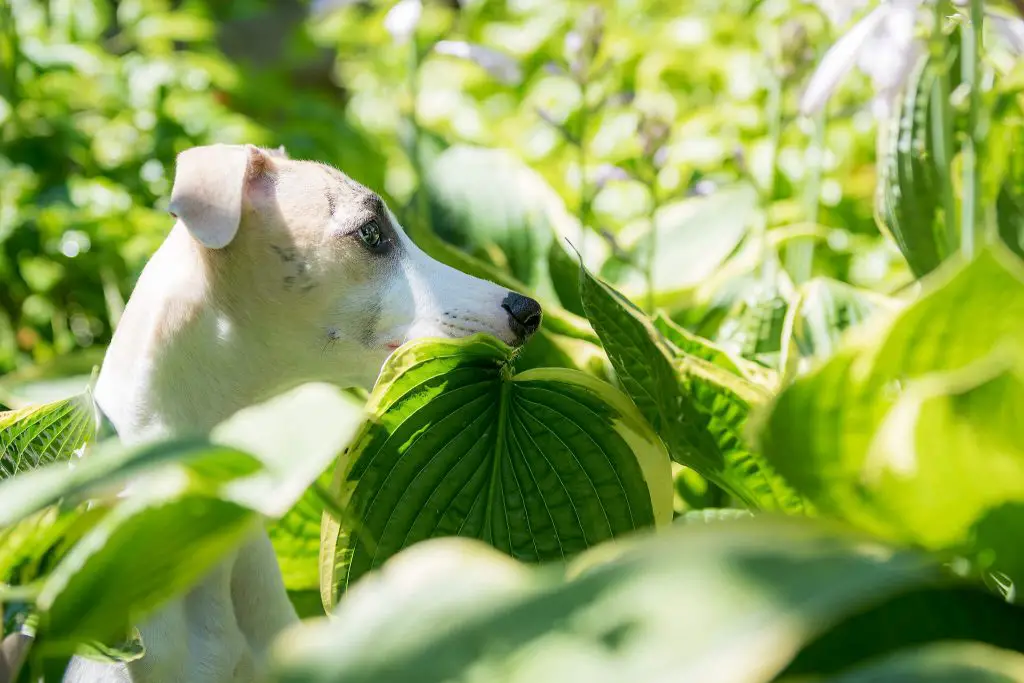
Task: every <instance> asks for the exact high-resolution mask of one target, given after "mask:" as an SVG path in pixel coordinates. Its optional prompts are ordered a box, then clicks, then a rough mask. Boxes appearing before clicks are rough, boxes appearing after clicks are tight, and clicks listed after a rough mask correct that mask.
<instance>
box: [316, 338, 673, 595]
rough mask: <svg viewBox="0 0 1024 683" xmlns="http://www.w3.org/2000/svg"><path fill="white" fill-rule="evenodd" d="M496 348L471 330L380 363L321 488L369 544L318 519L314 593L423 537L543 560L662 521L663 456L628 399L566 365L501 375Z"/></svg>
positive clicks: (668, 493)
mask: <svg viewBox="0 0 1024 683" xmlns="http://www.w3.org/2000/svg"><path fill="white" fill-rule="evenodd" d="M510 357H511V350H510V349H509V348H508V347H506V346H505V345H503V344H501V343H500V342H498V341H497V340H494V339H491V338H488V337H481V336H475V337H471V338H468V339H464V340H446V341H431V340H427V341H419V342H413V343H411V344H409V345H407V346H406V347H404V348H403V349H400V350H399V351H398V352H396V354H395V355H394V356H393V357H392V359H391V360H390V361H389V363H388V364H387V365H386V366H385V369H384V371H383V373H382V375H381V377H380V379H379V380H378V383H377V386H376V388H375V389H374V392H373V394H372V396H371V399H370V402H369V404H368V409H369V411H370V413H371V419H370V421H369V422H368V423H367V425H366V427H365V428H364V430H363V431H362V432H361V433H360V434H359V435H358V436H357V438H356V440H355V442H354V443H353V444H352V446H351V447H350V453H349V454H348V456H347V458H346V460H345V466H344V467H339V468H338V470H337V476H336V478H335V483H334V487H333V491H334V493H335V494H336V495H337V496H338V498H339V499H340V500H341V501H342V502H344V503H346V504H347V508H348V510H349V511H350V513H351V514H352V516H353V517H354V518H355V519H358V520H360V524H361V526H362V528H363V532H364V534H363V535H362V537H361V538H365V537H366V536H368V537H370V538H371V539H372V541H373V543H374V547H367V544H366V543H364V542H363V541H362V540H357V537H356V536H354V535H352V534H350V533H349V530H348V529H347V528H346V527H345V526H342V525H339V524H338V523H337V522H336V521H335V520H333V519H329V518H325V520H324V537H323V542H324V550H323V555H322V558H323V563H324V564H323V568H322V570H323V574H322V580H321V587H322V590H323V591H324V602H325V604H327V605H330V604H333V602H334V601H335V600H336V598H337V596H338V595H339V594H340V593H341V592H342V591H344V589H345V587H346V586H347V585H349V584H350V583H351V582H352V581H354V580H356V579H357V578H359V577H360V576H361V575H363V574H365V573H366V572H367V571H369V570H371V569H374V568H376V567H378V566H379V565H380V564H381V563H382V562H384V560H386V559H387V558H388V557H390V556H391V555H393V554H395V553H396V552H398V551H399V550H401V549H402V548H404V547H406V546H408V545H411V544H413V543H415V542H417V541H421V540H423V539H426V538H430V537H434V536H469V537H474V538H479V539H483V540H485V541H487V542H488V543H490V544H492V545H494V546H495V547H497V548H499V549H501V550H502V551H504V552H506V553H508V554H510V555H512V556H513V557H516V558H519V559H523V560H528V561H531V562H538V561H540V562H543V561H548V560H562V559H565V558H569V557H572V556H573V555H575V554H577V553H579V552H580V551H582V550H584V549H586V548H588V547H590V546H592V545H594V544H596V543H599V542H601V541H604V540H607V539H609V538H612V537H614V536H618V535H620V534H624V533H627V532H630V531H633V530H636V529H641V528H644V527H648V526H651V525H653V524H655V523H659V522H661V523H664V522H668V521H669V520H670V519H671V516H672V482H671V471H670V467H669V461H668V458H667V456H666V454H665V452H664V449H663V447H662V446H661V443H660V441H658V439H657V437H656V436H655V435H654V434H653V433H651V432H650V428H649V427H648V426H647V424H646V423H645V422H644V420H643V418H642V417H641V416H640V415H639V414H638V413H637V412H636V410H635V408H634V407H633V406H632V404H630V403H629V400H628V399H626V397H625V396H622V395H621V394H620V393H619V392H618V391H616V390H615V389H614V388H613V387H612V386H611V385H609V384H607V383H604V382H601V381H599V380H596V379H594V378H592V377H590V376H588V375H584V374H582V373H579V372H575V371H570V370H560V369H540V370H531V371H527V372H525V373H522V374H519V375H513V374H512V369H511V366H510Z"/></svg>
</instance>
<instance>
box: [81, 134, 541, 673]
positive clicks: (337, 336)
mask: <svg viewBox="0 0 1024 683" xmlns="http://www.w3.org/2000/svg"><path fill="white" fill-rule="evenodd" d="M169 210H170V212H171V214H172V215H173V216H174V217H175V218H176V219H177V221H176V223H175V225H174V227H173V229H172V230H171V232H170V235H169V236H168V237H167V239H166V241H165V242H164V243H163V245H162V246H161V247H160V248H159V249H158V250H157V252H156V253H155V255H154V256H153V258H152V259H151V260H150V261H149V263H148V264H147V265H146V268H145V269H144V271H143V273H142V275H141V277H140V279H139V282H138V285H137V286H136V288H135V290H134V292H133V294H132V296H131V298H130V300H129V302H128V305H127V307H126V309H125V312H124V315H123V317H122V319H121V321H120V324H119V325H118V327H117V330H116V332H115V334H114V337H113V340H112V342H111V344H110V348H109V350H108V352H107V355H106V358H105V359H104V362H103V366H102V368H101V371H100V375H99V378H98V381H97V384H96V389H95V397H96V400H97V403H98V404H99V406H100V408H101V409H102V410H103V412H104V413H105V414H106V415H107V417H109V419H110V420H111V422H112V423H113V425H114V427H115V428H116V429H117V432H118V433H119V435H120V437H121V439H122V440H123V441H125V442H128V443H138V442H143V441H148V440H152V439H159V438H163V437H168V436H175V435H182V434H186V433H196V432H200V433H202V432H206V431H208V430H209V429H210V428H212V427H213V426H214V425H216V424H217V423H219V422H220V421H222V420H224V419H225V418H227V417H229V416H230V415H232V414H233V413H235V412H236V411H238V410H239V409H241V408H243V407H245V406H247V405H250V404H252V403H255V402H258V401H261V400H263V399H266V398H269V397H270V396H272V395H274V394H276V393H279V392H281V391H284V390H287V389H289V388H292V387H294V386H297V385H299V384H301V383H304V382H307V381H326V382H331V383H334V384H337V385H340V386H361V387H367V388H369V387H371V386H372V385H373V383H374V381H375V379H376V377H377V374H378V372H379V371H380V369H381V366H382V364H383V363H384V361H385V360H386V359H387V357H388V356H389V355H390V354H391V353H392V352H393V351H394V350H395V349H396V348H398V347H399V346H400V345H401V344H403V343H405V342H406V341H409V340H411V339H415V338H422V337H460V336H465V335H469V334H473V333H477V332H484V333H489V334H491V335H493V336H495V337H497V338H499V339H501V340H503V341H504V342H506V343H508V344H511V345H519V344H522V343H523V342H524V341H525V340H526V339H527V338H528V337H529V336H530V335H531V334H532V333H533V332H534V331H536V329H537V328H538V326H539V325H540V322H541V309H540V306H539V305H538V304H537V302H536V301H534V300H532V299H530V298H527V297H525V296H523V295H521V294H518V293H516V292H510V291H508V290H506V289H504V288H502V287H499V286H497V285H495V284H492V283H490V282H485V281H483V280H480V279H477V278H474V277H471V276H469V275H466V274H464V273H461V272H459V271H457V270H454V269H452V268H449V267H448V266H445V265H443V264H441V263H439V262H437V261H435V260H433V259H431V258H430V257H429V256H427V255H426V254H425V253H424V252H423V251H421V250H420V249H418V248H417V247H416V245H415V244H413V242H412V241H411V240H410V239H409V238H408V237H407V236H406V235H405V234H404V233H403V231H402V228H401V226H400V225H399V224H398V221H397V220H396V219H395V216H394V215H393V214H392V213H391V211H389V210H388V208H387V206H386V205H385V204H384V202H383V201H382V200H381V198H380V197H379V196H378V195H377V194H375V193H374V192H372V191H371V190H369V189H368V188H366V187H364V186H363V185H360V184H359V183H357V182H355V181H353V180H352V179H350V178H348V177H347V176H345V175H344V174H343V173H341V172H339V171H338V170H336V169H334V168H332V167H330V166H327V165H324V164H320V163H315V162H309V161H294V160H290V159H288V158H287V157H286V156H285V155H284V154H283V153H281V152H275V151H271V150H266V149H262V148H259V147H254V146H251V145H211V146H207V147H196V148H192V149H189V150H187V151H185V152H183V153H181V154H180V155H179V156H178V159H177V166H176V170H175V176H174V186H173V189H172V191H171V199H170V204H169ZM296 620H297V617H296V613H295V611H294V609H293V608H292V605H291V603H290V602H289V600H288V596H287V593H286V591H285V587H284V584H283V581H282V578H281V573H280V570H279V568H278V565H277V560H276V558H275V556H274V553H273V549H272V547H271V544H270V540H269V538H268V536H267V534H266V532H265V531H264V530H263V529H262V528H260V529H259V530H257V531H256V532H254V534H253V536H252V537H251V538H250V539H249V540H248V541H247V542H246V544H245V545H244V546H243V547H241V548H239V549H238V550H237V551H235V552H234V553H232V554H231V555H230V556H229V557H227V558H226V559H225V560H223V561H222V562H221V563H220V564H219V565H217V566H216V568H215V569H214V570H213V571H211V572H210V573H209V574H208V575H207V576H206V577H205V578H204V579H203V580H202V581H200V582H199V583H198V585H196V586H194V587H193V589H192V590H191V592H189V593H188V594H186V595H184V596H183V597H181V598H179V599H176V600H174V601H172V602H170V603H169V604H167V605H165V606H164V607H162V608H161V609H160V610H159V611H158V612H157V613H156V614H155V615H153V616H152V617H150V618H149V619H148V621H146V622H145V623H143V624H140V625H139V630H140V632H141V634H142V637H143V641H144V643H145V646H146V654H145V656H143V657H142V658H141V659H140V660H138V661H136V662H132V663H130V664H128V665H123V664H119V665H112V664H107V663H100V662H96V661H92V660H87V659H82V658H75V659H73V660H72V663H71V665H70V666H69V668H68V670H67V673H66V675H65V680H66V681H77V682H85V681H89V682H93V681H96V682H99V681H104V682H106V681H118V682H122V681H134V682H137V683H142V682H145V683H224V682H225V681H236V682H242V681H251V680H253V679H254V678H255V677H256V676H257V675H258V672H259V670H260V666H261V662H262V656H263V653H264V651H265V649H266V648H267V646H268V645H269V644H270V642H271V640H272V639H273V638H274V637H275V635H276V634H277V633H278V632H279V631H281V629H283V628H284V627H286V626H288V625H289V624H290V623H292V622H294V621H296Z"/></svg>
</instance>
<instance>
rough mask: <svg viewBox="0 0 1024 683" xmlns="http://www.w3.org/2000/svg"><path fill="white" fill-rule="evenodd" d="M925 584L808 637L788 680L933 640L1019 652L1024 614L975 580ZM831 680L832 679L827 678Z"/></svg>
mask: <svg viewBox="0 0 1024 683" xmlns="http://www.w3.org/2000/svg"><path fill="white" fill-rule="evenodd" d="M943 584H944V582H943V583H940V584H939V585H924V586H920V587H916V588H913V589H911V590H908V591H906V592H904V593H901V594H900V595H897V596H896V597H894V598H892V599H891V600H887V601H885V602H881V603H878V604H875V605H872V606H870V607H867V608H866V609H863V610H860V611H858V612H857V613H856V614H854V615H852V616H850V617H848V618H847V619H845V620H843V621H842V622H841V623H840V624H838V625H837V626H835V627H834V628H831V629H829V630H828V631H826V632H825V633H823V634H822V635H820V636H818V637H817V638H815V639H813V640H812V641H810V642H809V643H808V644H807V645H806V646H805V647H804V648H803V650H801V651H800V654H799V655H797V656H796V657H795V658H794V659H793V661H792V662H790V663H789V666H787V667H786V671H785V673H784V675H783V677H782V678H783V679H784V680H785V681H791V678H790V677H792V683H795V681H802V680H806V678H802V677H811V676H814V677H815V678H814V679H813V680H819V678H820V677H827V676H833V675H836V674H838V673H840V672H842V671H844V670H846V669H848V668H850V667H852V666H855V665H857V664H858V663H860V662H867V661H869V660H873V659H877V658H880V657H883V656H885V655H888V654H890V653H893V652H899V651H900V650H901V649H903V648H908V647H915V646H921V645H925V644H927V643H931V642H942V641H957V640H974V641H979V642H985V643H988V644H989V645H994V646H996V647H1003V648H1009V649H1013V650H1016V651H1020V650H1021V649H1022V648H1021V640H1020V636H1019V634H1020V632H1021V628H1022V627H1024V613H1022V611H1021V610H1020V608H1018V607H1015V606H1013V605H1010V604H1008V603H1007V602H1006V601H1005V600H1003V599H1001V598H1000V597H998V596H996V595H993V594H992V593H991V592H989V591H987V590H985V589H983V588H981V587H980V586H974V585H960V584H954V585H943ZM828 680H831V678H829V679H828Z"/></svg>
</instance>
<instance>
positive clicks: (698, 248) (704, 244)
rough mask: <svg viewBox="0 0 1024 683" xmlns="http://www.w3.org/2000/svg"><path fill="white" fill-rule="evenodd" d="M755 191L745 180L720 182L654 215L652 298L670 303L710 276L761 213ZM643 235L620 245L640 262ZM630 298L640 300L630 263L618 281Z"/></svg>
mask: <svg viewBox="0 0 1024 683" xmlns="http://www.w3.org/2000/svg"><path fill="white" fill-rule="evenodd" d="M759 217H760V208H759V205H758V196H757V191H756V190H755V189H754V188H753V187H752V186H751V185H749V184H740V185H736V186H732V187H725V188H722V189H720V190H718V191H716V192H715V193H714V194H712V195H710V196H707V197H692V198H687V199H683V200H680V201H679V202H675V203H670V204H666V205H665V206H663V207H661V208H660V209H659V210H658V212H657V214H655V217H654V226H655V233H656V240H657V243H656V245H657V246H656V250H655V258H654V266H653V268H654V272H653V279H654V290H655V294H656V295H657V296H656V297H655V304H656V305H659V306H662V305H665V306H669V305H671V300H672V298H673V297H674V296H678V294H679V292H681V291H685V290H687V289H689V288H691V287H693V286H694V285H696V284H698V283H700V282H701V281H703V280H705V279H707V278H708V277H710V276H711V275H712V274H713V273H714V272H715V271H716V270H717V269H718V267H719V266H721V264H722V263H724V262H725V260H726V259H727V258H728V257H729V256H730V255H731V254H733V252H735V251H736V249H737V248H738V247H739V245H740V243H741V242H742V241H743V238H744V237H745V236H746V235H747V234H748V232H749V231H750V230H751V229H752V228H754V227H755V226H756V224H757V221H758V220H759V219H760V218H759ZM646 241H647V236H646V235H637V236H636V237H635V238H634V239H633V240H632V241H631V242H627V243H626V244H625V245H624V247H625V248H626V249H627V250H628V252H629V253H630V254H631V256H632V258H633V260H634V262H636V263H640V264H645V263H646V262H647V261H646V250H647V248H648V245H647V243H646ZM619 286H620V288H621V289H622V291H623V292H624V293H626V294H627V295H628V296H630V298H634V299H635V300H637V301H643V300H645V299H644V296H645V295H646V291H647V284H646V276H645V274H644V272H643V271H641V270H637V269H630V270H628V271H626V273H625V277H624V278H623V279H622V281H621V282H620V283H619Z"/></svg>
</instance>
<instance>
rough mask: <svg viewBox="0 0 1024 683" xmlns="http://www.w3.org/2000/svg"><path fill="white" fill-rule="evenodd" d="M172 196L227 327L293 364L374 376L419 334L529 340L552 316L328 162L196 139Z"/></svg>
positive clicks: (225, 333)
mask: <svg viewBox="0 0 1024 683" xmlns="http://www.w3.org/2000/svg"><path fill="white" fill-rule="evenodd" d="M169 209H170V212H171V213H172V214H173V215H175V216H176V217H177V218H178V220H179V222H180V223H181V224H183V225H184V227H185V228H186V229H187V230H188V232H189V233H190V235H191V237H192V239H194V240H195V241H196V242H197V243H198V248H199V251H200V254H201V255H202V259H203V262H204V264H205V271H206V273H207V285H206V286H207V288H208V289H209V290H210V297H211V298H212V299H213V302H214V304H215V305H217V306H218V307H220V308H221V309H223V310H222V312H223V325H222V326H223V327H224V329H222V330H220V334H221V336H222V337H231V336H233V335H235V336H237V335H242V334H245V335H247V336H249V337H252V336H257V337H260V338H259V339H258V340H256V341H258V343H261V344H264V345H266V346H267V348H269V349H275V350H276V351H277V352H275V353H273V354H272V356H273V357H274V358H281V359H284V360H282V361H281V362H286V363H292V364H294V365H295V367H294V369H293V370H294V372H293V373H289V374H295V375H297V376H302V377H304V378H307V379H327V380H335V381H341V382H352V383H356V384H360V385H363V386H367V385H370V384H372V382H373V381H374V379H375V378H376V376H377V373H378V372H379V370H380V367H381V365H382V364H383V362H384V360H385V359H386V358H387V356H388V355H389V354H390V353H391V352H392V351H393V350H394V349H396V348H397V347H398V346H399V345H401V344H403V343H404V342H406V341H409V340H411V339H416V338H422V337H460V336H466V335H469V334H473V333H477V332H485V333H489V334H492V335H494V336H496V337H498V338H499V339H501V340H503V341H505V342H506V343H508V344H511V345H520V344H522V343H523V342H525V341H526V339H527V338H528V337H529V336H530V335H531V334H532V333H533V332H535V331H536V330H537V328H538V326H539V325H540V321H541V309H540V306H539V304H537V302H536V301H534V300H533V299H530V298H527V297H525V296H523V295H521V294H519V293H516V292H511V291H509V290H507V289H504V288H502V287H499V286H497V285H495V284H493V283H490V282H486V281H484V280H480V279H477V278H474V277H471V276H469V275H467V274H465V273H462V272H460V271H458V270H455V269H453V268H449V267H448V266H445V265H444V264H441V263H439V262H437V261H435V260H434V259H432V258H430V257H429V256H427V255H426V254H425V253H424V252H423V251H422V250H420V249H419V248H418V247H417V246H416V245H415V244H413V242H412V240H410V239H409V238H408V237H407V236H406V235H405V234H404V232H403V231H402V228H401V226H400V225H399V224H398V221H397V220H396V219H395V216H394V215H393V214H392V213H391V211H390V210H389V209H388V207H387V206H386V205H385V204H384V202H383V201H382V200H381V198H380V197H379V196H378V195H377V194H375V193H374V192H372V191H371V190H369V189H368V188H366V187H364V186H363V185H361V184H359V183H357V182H355V181H353V180H352V179H350V178H348V177H347V176H345V175H344V174H342V173H341V172H339V171H337V170H335V169H334V168H331V167H330V166H326V165H323V164H320V163H315V162H309V161H295V160H291V159H288V158H287V157H286V156H285V155H284V154H283V152H279V151H271V150H266V149H261V148H258V147H254V146H251V145H237V146H236V145H211V146H207V147H195V148H192V149H189V150H187V151H185V152H182V153H181V154H180V155H179V156H178V161H177V167H176V171H175V178H174V188H173V190H172V193H171V201H170V206H169ZM237 327H243V328H245V329H243V330H239V329H235V328H237Z"/></svg>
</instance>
